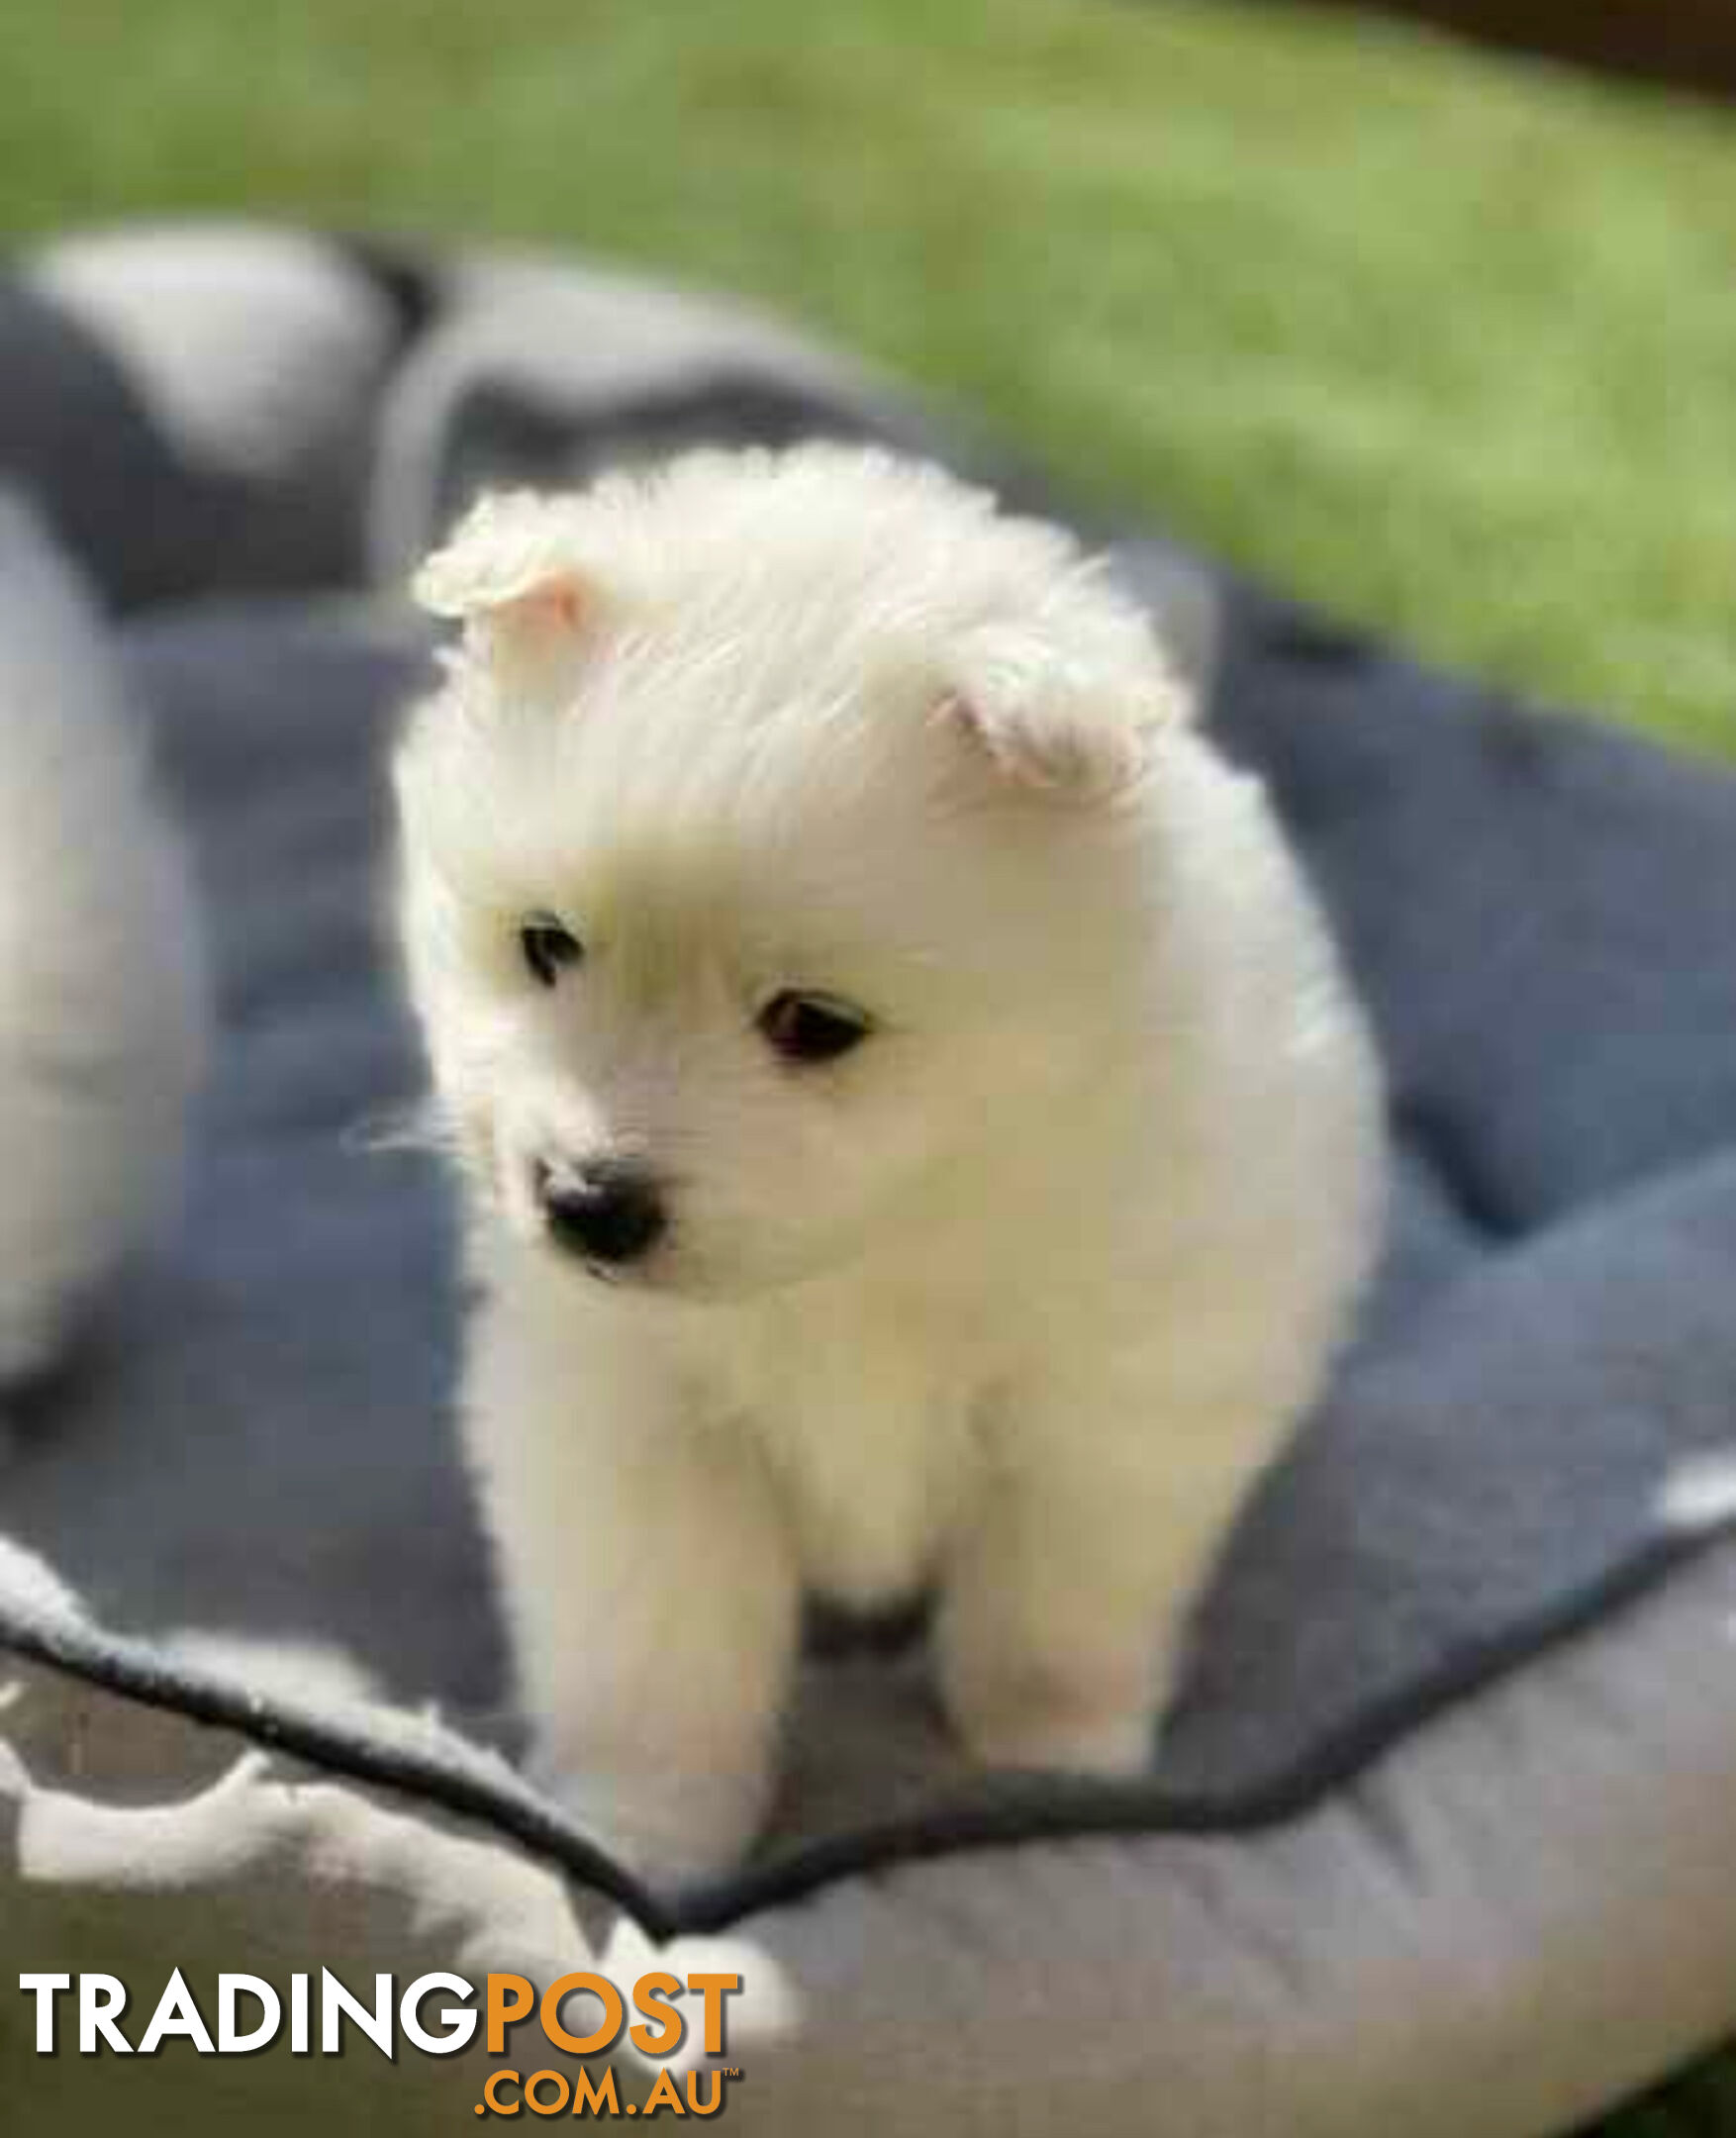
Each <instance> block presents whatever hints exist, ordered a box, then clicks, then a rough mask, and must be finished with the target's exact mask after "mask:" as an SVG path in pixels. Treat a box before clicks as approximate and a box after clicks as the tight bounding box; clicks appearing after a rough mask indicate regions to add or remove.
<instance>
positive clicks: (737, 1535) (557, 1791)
mask: <svg viewBox="0 0 1736 2138" xmlns="http://www.w3.org/2000/svg"><path fill="white" fill-rule="evenodd" d="M528 1364H529V1362H528V1361H527V1359H526V1358H524V1357H523V1356H520V1357H518V1358H517V1359H516V1360H515V1362H514V1365H513V1371H512V1373H511V1376H510V1384H508V1385H503V1377H500V1376H497V1375H492V1374H490V1372H489V1371H488V1370H487V1369H488V1360H487V1355H486V1350H485V1352H484V1355H483V1358H482V1359H481V1361H479V1365H480V1368H481V1370H480V1371H479V1372H477V1373H476V1374H474V1375H473V1378H472V1384H471V1389H470V1414H469V1428H470V1436H471V1442H472V1447H473V1450H474V1452H475V1455H476V1458H477V1462H478V1467H479V1470H480V1472H481V1475H482V1482H483V1487H484V1493H485V1498H486V1501H487V1504H488V1506H489V1510H490V1513H491V1516H492V1524H493V1528H494V1533H495V1541H496V1545H497V1548H498V1553H499V1564H500V1570H501V1576H502V1580H503V1585H504V1588H505V1592H506V1599H507V1604H508V1610H509V1614H510V1617H511V1619H512V1621H513V1625H514V1631H515V1634H516V1641H515V1646H516V1650H517V1656H518V1665H519V1673H520V1679H521V1684H522V1688H523V1693H524V1697H525V1700H526V1702H527V1705H528V1708H529V1712H530V1715H531V1717H532V1720H533V1723H534V1738H533V1746H532V1772H533V1775H534V1778H535V1779H536V1780H537V1782H538V1783H539V1784H540V1785H541V1786H542V1787H543V1788H545V1789H546V1790H547V1791H548V1793H549V1795H550V1796H552V1797H553V1798H556V1799H557V1800H558V1801H559V1802H560V1803H561V1804H562V1805H563V1806H564V1807H565V1808H566V1809H567V1810H568V1811H570V1812H571V1814H572V1815H573V1817H574V1819H575V1820H576V1821H577V1822H578V1823H579V1824H580V1825H581V1826H583V1827H584V1828H585V1829H586V1830H587V1831H588V1832H589V1833H590V1834H592V1835H593V1836H594V1837H595V1839H596V1840H597V1841H598V1843H599V1844H600V1845H601V1846H602V1847H603V1848H605V1849H606V1850H608V1852H609V1853H610V1854H611V1855H613V1856H614V1857H616V1858H617V1859H618V1860H619V1861H620V1862H622V1863H624V1864H626V1865H627V1867H628V1868H629V1869H631V1870H633V1871H634V1872H636V1873H637V1874H639V1875H640V1876H641V1877H643V1878H644V1879H645V1880H646V1881H647V1882H648V1883H649V1884H651V1885H653V1886H679V1885H681V1884H683V1883H687V1882H691V1881H692V1880H695V1879H698V1878H703V1877H706V1876H709V1875H712V1874H716V1873H718V1872H721V1871H723V1870H725V1869H726V1868H727V1867H728V1866H729V1865H730V1864H731V1863H733V1862H734V1860H735V1859H736V1858H737V1857H738V1856H739V1855H740V1853H741V1852H742V1850H743V1849H744V1848H745V1847H746V1846H747V1844H748V1842H749V1841H750V1840H751V1839H752V1837H753V1833H754V1830H755V1828H756V1826H757V1825H758V1822H759V1820H760V1818H761V1816H762V1815H763V1813H764V1810H765V1806H766V1800H767V1797H768V1794H769V1786H770V1779H771V1769H772V1757H773V1752H774V1738H775V1732H776V1726H777V1721H778V1715H779V1709H780V1706H781V1702H782V1700H783V1697H784V1693H785V1690H786V1686H787V1682H788V1677H789V1673H790V1670H791V1667H792V1661H793V1653H794V1647H795V1639H796V1632H797V1624H798V1603H799V1598H798V1587H797V1580H796V1572H795V1565H794V1561H793V1557H792V1555H791V1552H790V1548H789V1545H788V1542H787V1539H786V1537H785V1535H784V1534H783V1531H782V1528H781V1525H780V1523H779V1522H778V1520H777V1518H776V1514H775V1510H774V1508H773V1506H772V1504H771V1501H770V1498H769V1495H768V1493H767V1491H766V1489H765V1486H764V1482H763V1480H762V1478H761V1477H760V1475H759V1473H758V1471H757V1468H756V1467H755V1464H754V1461H753V1459H752V1457H751V1454H750V1453H749V1451H747V1450H746V1449H744V1448H742V1447H740V1446H739V1445H738V1444H737V1443H735V1442H733V1441H729V1440H725V1439H724V1438H723V1435H721V1434H708V1433H707V1432H705V1431H703V1430H696V1429H694V1425H693V1421H692V1420H691V1419H690V1418H688V1417H686V1416H683V1415H681V1414H680V1413H679V1412H678V1410H677V1409H675V1408H674V1407H673V1404H672V1402H671V1393H672V1392H671V1391H669V1390H666V1389H663V1390H659V1389H658V1388H657V1387H656V1386H655V1385H654V1383H653V1384H650V1385H647V1382H646V1380H645V1379H644V1378H642V1377H635V1376H630V1375H623V1374H621V1373H620V1372H614V1373H605V1374H604V1375H603V1376H602V1377H601V1379H600V1380H598V1381H596V1382H595V1383H594V1385H592V1386H590V1387H589V1388H586V1387H585V1383H584V1381H583V1380H581V1379H579V1378H578V1377H577V1376H576V1375H575V1373H574V1371H573V1366H572V1361H571V1360H570V1358H569V1359H568V1360H567V1361H566V1365H565V1370H563V1371H561V1372H560V1373H558V1375H555V1374H551V1373H549V1372H538V1373H534V1374H528V1372H527V1366H528ZM503 1406H505V1407H506V1408H502V1407H503Z"/></svg>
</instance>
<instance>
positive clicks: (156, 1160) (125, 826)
mask: <svg viewBox="0 0 1736 2138" xmlns="http://www.w3.org/2000/svg"><path fill="white" fill-rule="evenodd" d="M140 727H141V723H140V719H139V716H138V714H137V712H136V710H135V709H134V708H133V707H131V706H129V705H128V704H127V703H126V699H125V692H124V689H123V685H122V682H121V678H120V676H119V674H118V673H117V670H116V667H115V664H114V661H113V659H112V656H111V654H110V652H109V649H108V646H107V644H106V642H105V640H104V637H103V634H102V631H101V627H100V625H99V624H98V622H97V620H96V618H95V616H94V614H93V613H92V611H91V609H90V607H89V605H88V603H87V601H86V599H85V597H84V595H83V592H82V590H81V588H80V587H79V586H78V585H77V584H76V583H75V582H74V580H73V578H72V576H71V574H70V571H69V568H68V567H67V565H66V564H65V563H64V561H63V560H62V559H61V558H60V557H59V556H58V555H57V554H56V553H55V552H54V550H53V549H52V548H51V547H50V546H49V545H48V541H47V539H46V538H45V537H44V536H43V535H42V534H41V532H40V531H39V530H38V528H37V527H36V525H35V523H34V522H33V521H32V520H31V519H30V518H29V516H28V515H27V514H26V513H25V512H24V511H23V510H22V509H21V508H19V507H17V506H14V505H11V504H8V503H6V502H4V501H0V1388H3V1387H4V1385H5V1383H6V1382H7V1381H9V1380H13V1379H17V1378H22V1377H23V1376H25V1375H27V1374H30V1373H32V1372H35V1371H37V1370H39V1369H40V1368H42V1367H43V1366H44V1365H46V1364H47V1363H48V1360H49V1359H50V1358H51V1357H52V1356H53V1355H54V1353H55V1352H56V1351H57V1350H58V1348H59V1346H60V1345H61V1344H62V1342H63V1341H64V1340H65V1338H66V1336H67V1334H68V1331H69V1329H70V1327H71V1324H72V1323H73V1321H74V1320H75V1318H76V1316H77V1314H78V1312H79V1311H80V1310H81V1309H82V1308H83V1307H84V1305H85V1304H86V1302H87V1301H88V1299H89V1297H90V1295H91V1293H92V1292H93V1290H94V1289H95V1287H96V1286H97V1284H98V1283H99V1282H100V1280H101V1279H102V1278H103V1277H104V1276H106V1275H107V1273H108V1272H109V1270H110V1268H111V1267H112V1266H113V1264H114V1263H115V1262H116V1261H117V1260H118V1258H119V1257H120V1256H121V1255H123V1254H124V1253H125V1252H126V1251H127V1250H128V1249H129V1248H130V1247H132V1246H133V1245H134V1244H135V1242H136V1241H137V1240H138V1238H139V1236H140V1234H141V1232H142V1231H143V1229H144V1228H145V1225H146V1224H147V1222H148V1221H149V1219H150V1216H151V1215H152V1214H153V1213H154V1212H155V1211H156V1209H157V1208H158V1205H159V1201H160V1198H161V1196H162V1194H163V1192H164V1189H165V1187H166V1185H167V1183H168V1182H169V1180H170V1179H171V1178H172V1176H173V1173H174V1170H175V1167H176V1164H177V1162H178V1160H179V1157H180V1154H181V1149H182V1143H183V1130H184V1122H185V1114H186V1108H187V1102H188V1098H189V1095H190V1093H191V1090H192V1088H193V1084H194V1081H195V1078H196V1075H197V1071H198V1068H199V1064H200V1062H201V1060H202V1056H203V1041H204V1035H205V994H204V985H203V966H202V962H201V959H200V955H199V945H200V936H199V930H198V927H197V925H196V920H195V914H194V909H193V899H192V892H191V887H190V883H189V880H188V874H187V869H186V863H185V860H184V857H183V855H182V852H181V849H180V847H179V845H178V843H177V841H176V840H175V838H174V836H173V834H172V833H171V831H170V829H169V827H168V826H167V824H166V823H165V822H164V821H163V818H162V815H161V812H160V810H159V809H158V807H157V805H156V802H155V800H154V798H153V796H152V795H151V793H150V791H149V780H148V775H147V771H146V766H145V753H144V749H143V742H142V736H141V733H140Z"/></svg>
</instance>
